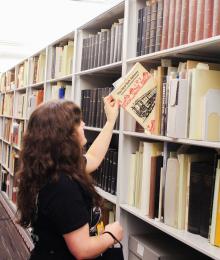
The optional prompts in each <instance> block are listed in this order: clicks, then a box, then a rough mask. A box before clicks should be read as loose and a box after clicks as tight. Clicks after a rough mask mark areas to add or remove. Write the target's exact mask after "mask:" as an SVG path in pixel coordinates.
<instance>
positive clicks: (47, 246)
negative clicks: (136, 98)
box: [17, 96, 122, 260]
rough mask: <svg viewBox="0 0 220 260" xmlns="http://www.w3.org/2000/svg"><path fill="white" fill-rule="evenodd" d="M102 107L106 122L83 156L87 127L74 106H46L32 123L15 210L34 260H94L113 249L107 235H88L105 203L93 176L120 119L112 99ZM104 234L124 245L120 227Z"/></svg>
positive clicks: (110, 227) (59, 103)
mask: <svg viewBox="0 0 220 260" xmlns="http://www.w3.org/2000/svg"><path fill="white" fill-rule="evenodd" d="M104 104H105V113H106V117H107V122H106V124H105V126H104V127H103V129H102V131H101V132H100V134H99V135H98V137H97V138H96V139H95V141H94V142H93V144H92V145H91V147H90V149H89V150H88V151H87V153H86V154H85V155H83V153H82V151H83V149H82V148H83V146H84V145H85V144H86V138H85V136H84V130H83V127H84V122H83V121H82V119H81V111H80V108H79V107H78V106H76V105H75V104H74V103H73V102H70V101H53V102H48V103H46V104H43V105H41V106H39V107H38V108H37V109H36V110H35V111H34V112H33V113H32V115H31V117H30V120H29V122H28V126H27V130H26V133H25V136H24V141H23V149H22V151H21V161H20V162H21V164H20V170H19V172H18V174H19V192H18V200H17V205H18V219H19V220H18V222H19V223H20V225H22V226H23V227H25V228H27V227H32V228H33V231H32V233H33V240H34V244H35V248H34V250H33V251H32V253H31V258H30V259H31V260H32V259H41V260H43V259H47V260H48V259H59V260H61V259H62V260H65V259H94V258H96V257H97V256H99V255H100V254H101V253H102V252H104V251H105V250H106V249H107V248H109V247H111V246H112V245H113V244H114V239H113V238H112V237H111V236H110V234H109V233H103V234H102V235H100V236H91V235H90V230H92V229H93V225H94V224H95V223H93V222H94V221H95V222H96V220H95V218H97V219H99V216H97V212H98V213H99V211H98V210H97V208H98V206H99V205H100V202H101V198H100V197H99V195H98V194H97V193H96V191H95V189H94V187H93V185H92V181H91V177H90V176H89V174H90V173H91V172H93V171H94V170H95V169H96V168H97V167H98V166H99V165H100V163H101V162H102V160H103V158H104V156H105V154H106V152H107V150H108V147H109V144H110V140H111V137H112V130H113V127H114V124H115V121H116V118H117V116H118V105H117V104H116V102H115V101H114V100H113V99H112V97H110V96H108V97H106V98H104ZM95 206H96V207H95ZM94 207H95V208H94ZM94 213H95V214H94ZM105 231H109V232H111V233H112V234H113V235H114V236H115V237H116V238H117V239H118V240H121V239H122V227H121V226H120V224H119V223H118V222H114V223H113V224H109V225H107V226H106V227H105Z"/></svg>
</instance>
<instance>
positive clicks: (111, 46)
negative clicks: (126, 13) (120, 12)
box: [109, 24, 115, 63]
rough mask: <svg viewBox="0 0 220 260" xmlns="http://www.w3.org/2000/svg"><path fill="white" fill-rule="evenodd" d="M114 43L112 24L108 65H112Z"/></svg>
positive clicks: (113, 27) (113, 26)
mask: <svg viewBox="0 0 220 260" xmlns="http://www.w3.org/2000/svg"><path fill="white" fill-rule="evenodd" d="M114 42H115V24H113V25H112V27H111V44H110V59H109V62H110V63H113V56H114Z"/></svg>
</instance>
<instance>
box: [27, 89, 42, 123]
mask: <svg viewBox="0 0 220 260" xmlns="http://www.w3.org/2000/svg"><path fill="white" fill-rule="evenodd" d="M43 100H44V90H43V89H38V90H32V92H31V95H30V96H29V98H28V107H27V117H28V118H29V117H30V115H31V113H32V112H33V111H34V109H35V108H36V107H37V106H39V105H40V104H41V103H42V102H43Z"/></svg>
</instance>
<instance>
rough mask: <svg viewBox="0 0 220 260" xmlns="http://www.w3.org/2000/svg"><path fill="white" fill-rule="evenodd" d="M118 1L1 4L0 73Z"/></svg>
mask: <svg viewBox="0 0 220 260" xmlns="http://www.w3.org/2000/svg"><path fill="white" fill-rule="evenodd" d="M117 2H120V1H119V0H38V1H36V0H19V1H17V0H0V6H1V15H0V24H1V26H0V72H4V71H6V70H8V69H10V68H11V67H13V66H14V65H16V64H17V63H19V61H21V60H23V59H25V58H26V57H28V56H31V55H32V54H34V53H35V52H37V51H38V50H40V49H41V48H44V47H45V46H47V45H48V44H50V43H51V42H53V41H54V40H56V39H57V38H59V37H62V36H63V35H65V34H67V33H69V32H71V31H73V30H74V29H75V28H77V27H79V26H80V25H82V24H84V23H85V22H87V21H89V20H90V19H92V18H93V17H95V16H97V15H98V14H99V13H101V12H103V11H104V10H106V9H108V8H110V7H111V6H112V5H114V4H116V3H117Z"/></svg>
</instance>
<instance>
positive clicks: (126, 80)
mask: <svg viewBox="0 0 220 260" xmlns="http://www.w3.org/2000/svg"><path fill="white" fill-rule="evenodd" d="M113 85H114V86H115V89H114V90H113V91H112V92H111V95H112V96H113V97H114V98H115V99H116V100H118V101H119V104H120V105H121V107H122V108H124V109H125V110H126V111H127V112H128V113H129V114H130V115H131V116H133V117H134V118H135V120H136V121H137V122H138V123H139V124H140V125H141V126H142V127H143V128H145V130H146V133H148V134H152V133H154V129H155V100H156V95H157V84H156V81H155V80H154V78H153V76H152V75H151V74H150V73H149V72H148V71H147V70H146V69H145V68H144V67H143V66H142V65H141V64H140V63H136V64H135V65H134V66H133V67H132V69H131V70H130V71H129V72H128V73H127V74H126V75H125V76H124V77H123V78H120V79H119V80H118V81H116V82H115V83H113Z"/></svg>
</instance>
